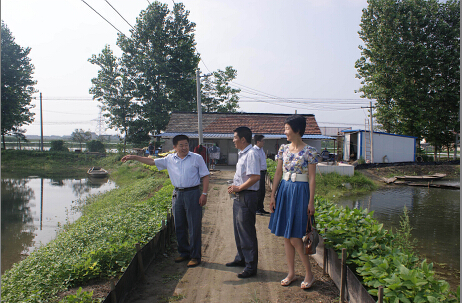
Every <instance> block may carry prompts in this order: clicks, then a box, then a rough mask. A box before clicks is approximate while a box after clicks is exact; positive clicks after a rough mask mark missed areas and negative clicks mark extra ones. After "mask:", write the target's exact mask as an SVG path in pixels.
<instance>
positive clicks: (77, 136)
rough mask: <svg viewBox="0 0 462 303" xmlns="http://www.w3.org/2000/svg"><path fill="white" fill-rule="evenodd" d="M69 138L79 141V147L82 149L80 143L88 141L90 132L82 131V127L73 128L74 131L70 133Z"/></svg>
mask: <svg viewBox="0 0 462 303" xmlns="http://www.w3.org/2000/svg"><path fill="white" fill-rule="evenodd" d="M71 140H72V141H75V142H79V144H80V149H82V143H84V142H88V141H90V140H91V132H90V131H89V130H88V131H84V130H83V129H77V128H76V129H75V130H74V132H73V133H72V134H71Z"/></svg>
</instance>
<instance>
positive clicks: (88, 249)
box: [1, 175, 173, 302]
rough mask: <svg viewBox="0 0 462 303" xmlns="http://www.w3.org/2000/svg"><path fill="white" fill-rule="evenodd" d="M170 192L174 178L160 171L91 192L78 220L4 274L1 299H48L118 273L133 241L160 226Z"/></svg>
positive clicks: (146, 237)
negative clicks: (96, 192)
mask: <svg viewBox="0 0 462 303" xmlns="http://www.w3.org/2000/svg"><path fill="white" fill-rule="evenodd" d="M159 187H162V188H161V189H160V190H159V191H157V193H156V194H155V195H154V196H152V197H150V198H148V197H149V196H150V195H152V191H153V189H155V188H159ZM172 191H173V186H172V185H171V184H170V181H169V180H168V179H166V178H165V177H164V176H162V175H157V177H156V178H145V179H143V180H140V181H135V182H132V184H131V185H129V186H126V187H124V188H118V189H114V190H112V191H109V192H106V193H104V194H100V195H96V196H91V197H89V198H88V199H87V200H86V201H85V204H84V206H83V207H82V216H81V217H80V218H79V219H78V220H77V221H75V222H74V223H72V224H69V225H65V226H64V227H63V228H62V230H61V231H60V232H59V233H58V235H57V236H56V238H55V239H54V240H52V241H51V242H49V243H48V244H47V245H45V246H42V247H40V248H38V249H36V250H35V251H34V252H32V253H31V254H30V256H29V257H27V258H26V259H25V260H23V261H21V262H19V263H16V264H15V265H14V266H13V268H12V269H10V270H7V271H6V272H5V273H4V274H3V275H2V285H1V287H2V301H3V302H43V301H49V300H51V298H53V296H54V295H55V294H56V293H57V292H59V291H63V290H66V289H67V288H69V287H75V286H79V285H82V284H84V283H86V282H87V281H89V280H91V279H94V278H108V277H114V276H117V275H120V274H121V272H123V271H124V270H125V268H126V267H127V266H128V264H129V262H130V261H131V259H132V257H133V256H134V254H135V253H136V249H135V244H136V243H142V244H144V243H147V242H148V241H149V240H150V239H151V238H152V237H153V236H154V235H155V234H156V233H157V232H158V231H159V230H160V228H161V224H162V220H163V219H165V218H166V215H167V211H168V210H169V209H170V208H171V194H172Z"/></svg>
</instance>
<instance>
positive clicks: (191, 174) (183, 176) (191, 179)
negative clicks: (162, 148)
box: [154, 152, 210, 188]
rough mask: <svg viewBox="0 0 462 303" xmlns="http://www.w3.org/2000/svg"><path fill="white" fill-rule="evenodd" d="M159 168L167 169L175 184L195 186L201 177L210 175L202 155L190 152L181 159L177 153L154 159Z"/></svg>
mask: <svg viewBox="0 0 462 303" xmlns="http://www.w3.org/2000/svg"><path fill="white" fill-rule="evenodd" d="M154 163H155V164H156V167H157V169H158V170H164V169H167V171H168V174H169V176H170V181H172V184H173V186H175V187H179V188H185V187H193V186H197V185H199V184H200V183H201V178H202V177H205V176H207V175H209V174H210V173H209V170H208V169H207V165H205V162H204V159H203V158H202V156H201V155H199V154H195V153H192V152H189V153H188V154H187V155H186V157H184V158H183V159H181V158H180V157H178V154H177V153H174V154H169V155H167V156H166V157H164V158H159V159H154Z"/></svg>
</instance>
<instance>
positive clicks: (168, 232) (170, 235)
mask: <svg viewBox="0 0 462 303" xmlns="http://www.w3.org/2000/svg"><path fill="white" fill-rule="evenodd" d="M171 217H172V216H171V215H170V212H169V211H168V212H167V236H168V237H167V241H169V242H170V238H171V237H172V224H171V222H170V221H171Z"/></svg>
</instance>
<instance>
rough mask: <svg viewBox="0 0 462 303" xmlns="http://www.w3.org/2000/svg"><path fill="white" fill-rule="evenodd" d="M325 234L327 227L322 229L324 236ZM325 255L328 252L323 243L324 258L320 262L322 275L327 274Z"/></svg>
mask: <svg viewBox="0 0 462 303" xmlns="http://www.w3.org/2000/svg"><path fill="white" fill-rule="evenodd" d="M326 233H327V227H326V228H324V234H326ZM327 254H328V250H327V247H326V242H324V256H323V261H322V273H323V274H324V275H326V274H327Z"/></svg>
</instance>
